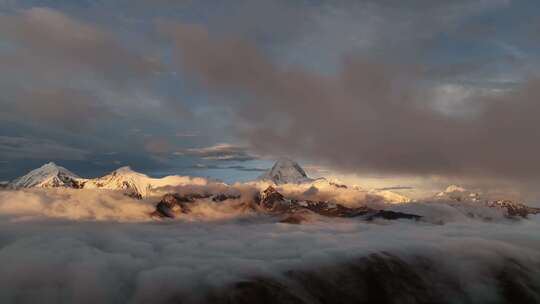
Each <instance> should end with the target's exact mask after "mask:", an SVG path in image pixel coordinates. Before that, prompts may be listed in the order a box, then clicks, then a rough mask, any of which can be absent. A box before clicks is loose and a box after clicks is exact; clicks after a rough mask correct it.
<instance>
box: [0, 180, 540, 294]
mask: <svg viewBox="0 0 540 304" xmlns="http://www.w3.org/2000/svg"><path fill="white" fill-rule="evenodd" d="M238 204H239V202H238V201H229V200H228V201H224V202H222V203H214V202H211V201H202V202H198V203H197V207H196V208H194V212H193V214H191V215H186V216H185V217H182V218H179V219H175V220H155V219H150V218H149V216H148V214H149V212H151V211H152V210H153V209H154V206H155V201H153V200H151V199H148V200H136V199H132V198H129V197H127V196H124V195H122V194H121V193H118V192H108V191H95V190H66V189H56V190H25V191H1V192H0V265H1V267H0V286H2V287H1V288H0V302H1V303H186V302H204V301H209V300H208V295H209V294H210V293H212V292H213V293H214V294H215V292H216V290H222V291H223V290H227V288H231V287H230V286H233V285H231V284H234V283H237V282H240V281H244V280H248V281H249V280H254V279H255V278H267V279H271V280H276V281H277V282H282V284H284V285H283V286H289V285H290V286H296V287H294V288H293V287H290V286H289V287H288V288H291V289H293V291H291V293H293V294H297V295H298V297H300V298H302V297H303V299H304V300H305V299H308V300H305V301H306V303H310V302H315V303H316V302H317V301H316V300H315V298H310V297H312V296H313V295H312V294H310V288H308V287H305V286H304V287H299V282H300V283H302V281H301V280H300V281H295V282H296V283H294V284H293V283H290V282H291V278H290V277H287V275H286V273H287V272H288V271H290V270H296V271H315V272H317V271H319V270H320V269H326V270H325V273H324V275H322V274H321V275H319V276H318V277H319V278H321V279H322V280H323V281H324V280H325V278H327V280H328V281H330V280H332V282H333V283H332V284H339V282H344V283H343V284H348V283H347V282H348V281H347V280H342V279H340V278H341V276H343V271H338V270H336V272H335V273H334V274H333V273H331V272H328V271H331V270H332V269H334V268H333V267H334V266H335V267H339V266H340V265H344V264H346V263H349V262H351V261H355V260H357V259H359V258H362V257H367V256H369V255H370V254H373V253H378V254H390V255H391V256H393V257H395V258H396V259H399V260H400V261H403V262H404V263H405V265H409V266H408V267H410V270H411V271H412V272H414V273H416V274H418V275H420V276H425V283H426V284H428V285H426V286H431V287H430V288H433V289H434V290H437V291H439V292H440V294H441V295H442V296H444V298H442V299H444V301H443V300H441V301H443V302H456V303H462V302H464V303H487V302H490V303H493V302H497V301H498V300H501V301H503V302H504V301H507V300H508V294H504V293H505V292H506V293H507V289H505V288H503V287H504V286H503V287H501V273H502V274H504V273H506V271H507V270H508V265H509V264H508V263H509V261H511V265H517V266H516V267H514V268H512V270H510V271H511V274H512V280H515V281H516V282H513V283H515V284H514V285H515V286H521V287H522V288H524V290H525V291H526V292H525V293H529V294H526V296H527V299H533V301H534V300H538V298H537V296H538V289H535V288H536V287H538V286H540V234H538V231H540V216H529V217H528V218H527V219H507V218H505V217H503V216H502V215H501V214H500V213H498V211H496V210H493V209H482V208H476V209H474V210H473V209H468V208H455V207H451V206H449V205H446V204H439V203H410V204H401V205H393V207H391V209H395V210H405V211H407V212H415V213H416V214H419V215H423V216H424V218H423V219H422V220H421V221H417V222H416V221H411V220H398V221H386V220H376V221H374V222H366V221H362V220H360V219H355V218H352V219H339V218H336V219H329V218H322V217H316V218H313V219H312V220H311V221H308V222H306V223H303V224H301V225H291V224H284V223H278V222H277V221H275V220H274V219H273V218H272V217H271V216H268V215H261V214H255V213H252V212H250V211H246V210H244V209H241V208H240V209H239V208H237V205H238ZM471 215H474V216H471ZM419 258H421V259H423V260H425V261H426V263H427V264H428V265H430V267H428V268H426V267H420V266H418V263H417V262H415V261H418V259H419ZM424 264H425V263H424ZM336 269H338V268H336ZM347 269H349V270H348V271H351V272H352V271H353V270H354V269H353V268H347ZM354 275H356V276H362V273H358V272H357V273H355V274H354ZM384 275H388V276H390V275H391V276H395V274H384ZM315 276H316V277H317V275H315ZM345 278H347V277H345ZM349 278H350V276H349ZM393 279H395V278H391V277H388V278H387V280H386V279H385V280H382V282H392V280H393ZM293 281H294V280H293ZM287 282H289V283H290V284H289V283H287ZM291 284H292V285H291ZM384 284H390V283H383V285H384ZM430 284H431V285H430ZM516 284H517V285H516ZM300 285H301V284H300ZM514 285H511V286H514ZM332 286H334V285H332ZM346 287H347V286H344V287H343V288H344V289H343V291H342V292H345V291H344V290H345V288H346ZM349 287H350V286H349ZM383 287H384V288H385V290H386V292H399V291H397V290H396V291H392V290H390V291H389V289H392V288H397V287H396V286H395V285H388V286H383ZM312 288H313V287H312ZM336 288H337V287H336ZM512 290H513V289H512ZM535 290H536V291H535ZM520 291H521V289H520ZM347 292H348V291H347ZM381 292H382V291H381ZM401 292H403V290H401ZM218 294H219V293H218ZM330 294H331V293H330ZM338 294H339V293H338ZM531 297H532V298H531ZM535 297H536V298H535ZM309 299H311V300H309ZM214 300H215V299H214ZM392 301H393V302H392V303H401V302H403V303H415V302H421V301H420V300H418V299H414V298H401V300H400V299H399V297H396V299H395V302H394V300H392ZM400 301H401V302H400ZM322 302H324V301H322V300H321V303H322Z"/></svg>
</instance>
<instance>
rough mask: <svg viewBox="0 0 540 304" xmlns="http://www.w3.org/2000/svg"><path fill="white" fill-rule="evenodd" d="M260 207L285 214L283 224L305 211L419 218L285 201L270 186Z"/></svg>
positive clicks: (320, 203)
mask: <svg viewBox="0 0 540 304" xmlns="http://www.w3.org/2000/svg"><path fill="white" fill-rule="evenodd" d="M259 204H260V206H261V207H262V208H263V209H264V210H266V211H269V212H271V213H282V214H286V215H287V218H286V220H284V222H294V223H296V222H297V221H301V220H302V219H303V217H302V216H300V215H299V216H291V215H294V214H298V213H301V212H305V211H310V212H313V213H316V214H318V215H322V216H326V217H344V218H345V217H358V216H365V218H366V220H373V219H377V218H382V219H389V220H394V219H401V218H405V219H419V218H421V216H418V215H414V214H407V213H401V212H393V211H385V210H375V209H372V208H369V207H365V206H362V207H357V208H349V207H345V206H343V205H340V204H335V203H331V202H321V201H309V200H291V199H286V198H285V197H284V196H283V195H282V194H281V193H279V192H278V191H277V190H276V189H275V188H274V187H272V186H270V187H268V188H267V189H266V190H264V192H263V195H262V196H261V201H260V203H259Z"/></svg>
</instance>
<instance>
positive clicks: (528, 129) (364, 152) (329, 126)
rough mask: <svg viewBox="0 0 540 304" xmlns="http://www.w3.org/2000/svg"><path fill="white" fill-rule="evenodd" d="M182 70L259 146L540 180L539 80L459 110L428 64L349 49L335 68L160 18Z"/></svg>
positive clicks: (348, 166) (327, 158)
mask: <svg viewBox="0 0 540 304" xmlns="http://www.w3.org/2000/svg"><path fill="white" fill-rule="evenodd" d="M160 28H161V30H162V31H163V32H165V33H166V34H167V35H170V36H171V37H172V38H173V39H174V42H175V46H176V47H177V48H178V52H177V55H178V60H179V62H180V64H181V66H182V68H183V69H184V70H185V71H187V73H189V74H190V75H192V76H193V77H194V78H195V79H198V80H199V81H200V82H201V83H203V84H204V85H206V86H207V88H209V89H210V90H211V91H213V92H215V93H216V94H231V95H232V96H236V97H237V98H230V99H231V100H232V101H231V100H229V101H221V102H222V105H223V103H225V104H224V106H226V107H229V108H230V109H232V111H233V113H234V114H235V115H236V116H235V117H236V120H235V123H234V126H235V127H236V131H237V134H239V135H240V136H241V138H242V139H244V140H246V141H247V142H248V143H249V144H250V145H251V147H252V148H254V149H255V150H256V151H258V152H261V153H269V154H274V155H276V154H277V155H280V154H281V155H294V156H298V157H305V158H310V159H312V160H314V161H319V162H322V163H327V164H330V165H332V166H334V167H336V168H339V169H341V170H344V171H367V170H371V171H373V170H374V171H377V172H386V173H405V174H443V175H467V176H497V177H509V178H531V177H532V178H538V177H540V162H538V161H537V155H538V154H539V152H540V144H539V143H540V141H539V140H538V139H539V137H538V136H539V135H538V134H540V125H539V124H538V123H537V113H539V111H540V103H539V102H538V98H539V96H540V91H539V90H538V87H539V86H538V84H539V83H540V82H539V81H538V80H537V79H535V78H532V79H530V80H529V81H528V82H526V83H523V84H522V85H520V86H518V87H516V88H515V89H513V90H510V91H506V92H492V93H491V94H487V95H486V94H472V96H467V98H466V101H467V102H466V103H465V104H464V105H462V107H465V108H459V107H458V109H459V110H460V111H458V113H447V112H445V111H441V109H439V108H438V107H437V106H436V105H435V88H434V86H433V84H432V83H431V84H430V82H429V75H428V74H426V73H425V72H424V70H423V69H422V67H421V66H416V65H414V64H413V65H408V64H406V63H395V62H391V61H388V62H383V61H381V60H379V59H373V58H369V57H366V56H364V55H354V54H350V55H346V56H344V57H343V58H342V63H341V66H340V68H339V70H338V71H337V72H336V74H335V75H330V76H327V75H322V74H318V73H314V72H310V71H309V70H307V69H304V68H302V67H299V66H283V65H280V64H277V63H274V62H273V61H272V60H271V59H270V57H269V56H267V55H266V54H265V53H264V52H262V51H261V50H259V49H258V48H257V47H256V46H255V45H252V44H250V43H248V42H246V41H244V40H241V39H236V38H231V37H223V36H215V35H212V33H209V32H208V31H207V29H206V28H205V27H203V26H197V25H184V24H171V23H163V24H161V26H160Z"/></svg>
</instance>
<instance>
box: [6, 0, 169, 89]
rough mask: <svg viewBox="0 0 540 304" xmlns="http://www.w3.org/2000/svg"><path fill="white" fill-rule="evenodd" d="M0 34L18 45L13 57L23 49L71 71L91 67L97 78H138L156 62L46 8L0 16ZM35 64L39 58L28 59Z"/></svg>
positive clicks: (91, 28)
mask: <svg viewBox="0 0 540 304" xmlns="http://www.w3.org/2000/svg"><path fill="white" fill-rule="evenodd" d="M0 35H2V36H3V37H6V38H7V39H9V40H10V41H12V42H13V43H15V44H16V45H18V46H21V49H18V51H17V53H16V56H21V55H22V54H21V53H20V52H24V53H25V54H24V55H26V56H27V57H32V56H35V55H39V57H46V58H48V60H51V61H53V62H54V63H55V64H60V65H63V66H64V68H66V69H68V70H69V71H70V72H73V73H77V72H80V69H81V67H82V68H84V69H91V70H92V71H93V72H95V73H97V74H98V75H97V76H99V77H107V78H109V77H111V78H113V79H115V80H117V81H118V80H126V79H127V78H138V77H140V76H142V75H147V74H149V73H151V72H153V71H156V70H157V69H158V65H157V62H155V61H152V60H151V59H150V58H145V57H142V56H140V55H138V54H136V53H134V52H132V51H131V50H128V49H127V48H125V47H124V46H122V45H121V44H119V43H118V42H117V40H116V39H115V38H114V37H113V36H112V35H111V34H110V33H108V32H107V31H105V30H103V29H101V28H100V27H99V26H95V25H91V24H87V23H84V22H82V21H79V20H76V19H74V18H71V17H69V16H67V15H65V14H63V13H61V12H59V11H57V10H53V9H49V8H31V9H28V10H24V11H22V12H21V13H19V14H17V15H4V16H0ZM19 58H20V57H19ZM21 59H22V58H21ZM39 63H40V62H39V60H36V61H34V62H32V64H33V65H34V67H36V68H37V67H38V66H39ZM3 64H9V62H3Z"/></svg>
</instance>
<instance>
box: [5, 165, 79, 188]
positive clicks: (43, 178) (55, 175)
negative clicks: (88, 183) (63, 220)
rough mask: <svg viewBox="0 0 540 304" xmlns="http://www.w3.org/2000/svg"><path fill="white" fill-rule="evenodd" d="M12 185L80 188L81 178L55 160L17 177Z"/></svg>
mask: <svg viewBox="0 0 540 304" xmlns="http://www.w3.org/2000/svg"><path fill="white" fill-rule="evenodd" d="M10 186H11V187H13V188H30V187H42V188H52V187H71V188H80V186H81V178H80V177H79V176H77V175H76V174H75V173H73V172H71V171H69V170H68V169H66V168H64V167H61V166H58V165H56V164H55V163H53V162H49V163H47V164H44V165H43V166H41V167H39V168H37V169H34V170H32V171H30V172H28V174H26V175H24V176H21V177H19V178H17V179H16V180H14V181H13V182H12V183H11V184H10Z"/></svg>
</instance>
